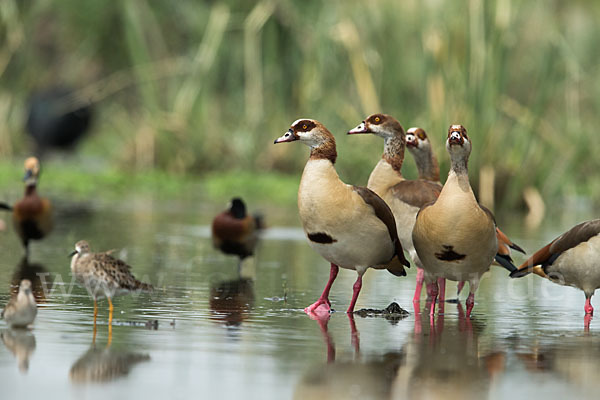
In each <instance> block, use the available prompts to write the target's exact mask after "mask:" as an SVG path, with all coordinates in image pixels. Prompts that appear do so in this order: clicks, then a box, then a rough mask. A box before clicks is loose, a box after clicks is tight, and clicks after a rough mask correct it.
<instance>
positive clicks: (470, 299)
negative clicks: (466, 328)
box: [467, 292, 475, 318]
mask: <svg viewBox="0 0 600 400" xmlns="http://www.w3.org/2000/svg"><path fill="white" fill-rule="evenodd" d="M474 305H475V293H473V292H471V293H469V297H467V318H469V317H470V316H471V311H473V306H474Z"/></svg>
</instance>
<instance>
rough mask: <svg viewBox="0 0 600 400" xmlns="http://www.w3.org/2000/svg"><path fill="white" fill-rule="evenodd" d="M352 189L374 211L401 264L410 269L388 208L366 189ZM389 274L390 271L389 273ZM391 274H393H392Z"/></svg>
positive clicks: (357, 187)
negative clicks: (385, 229)
mask: <svg viewBox="0 0 600 400" xmlns="http://www.w3.org/2000/svg"><path fill="white" fill-rule="evenodd" d="M353 189H354V191H355V192H356V193H358V194H359V195H360V197H362V199H363V200H364V201H365V203H367V204H368V205H369V206H371V207H372V208H373V211H375V215H376V216H377V218H379V219H380V220H381V221H382V222H383V223H384V224H385V226H386V227H387V229H388V232H389V234H390V239H391V240H392V242H393V243H394V246H395V248H396V255H397V256H398V259H399V260H400V262H401V263H402V264H404V265H405V266H407V267H410V263H409V262H408V260H406V258H405V257H404V251H403V250H402V244H401V243H400V239H398V231H397V230H396V220H395V219H394V214H393V213H392V210H390V207H389V206H388V205H387V204H386V202H385V201H383V199H382V198H381V197H379V196H378V195H377V194H376V193H375V192H373V191H372V190H370V189H367V188H366V187H363V186H353ZM390 272H391V271H390ZM392 273H393V272H392Z"/></svg>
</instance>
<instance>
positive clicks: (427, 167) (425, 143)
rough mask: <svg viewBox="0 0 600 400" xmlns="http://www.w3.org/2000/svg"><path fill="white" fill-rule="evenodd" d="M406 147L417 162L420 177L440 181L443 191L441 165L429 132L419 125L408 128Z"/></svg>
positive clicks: (430, 180)
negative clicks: (428, 134)
mask: <svg viewBox="0 0 600 400" xmlns="http://www.w3.org/2000/svg"><path fill="white" fill-rule="evenodd" d="M406 148H407V149H408V152H409V153H410V154H411V155H412V156H413V158H414V160H415V163H416V164H417V172H418V174H419V179H423V180H426V181H429V182H434V183H438V184H439V185H440V191H441V188H442V184H441V183H440V167H439V165H438V161H437V158H436V156H435V154H434V153H433V149H432V147H431V142H430V141H429V138H428V137H427V133H426V132H425V131H424V130H423V129H422V128H418V127H413V128H410V129H409V130H407V131H406Z"/></svg>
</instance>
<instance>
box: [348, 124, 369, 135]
mask: <svg viewBox="0 0 600 400" xmlns="http://www.w3.org/2000/svg"><path fill="white" fill-rule="evenodd" d="M357 133H371V131H370V130H369V129H368V128H367V124H366V123H365V121H363V122H361V123H360V124H359V125H358V126H357V127H356V128H354V129H350V130H349V131H348V135H354V134H357Z"/></svg>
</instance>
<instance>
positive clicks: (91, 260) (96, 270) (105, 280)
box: [69, 240, 153, 341]
mask: <svg viewBox="0 0 600 400" xmlns="http://www.w3.org/2000/svg"><path fill="white" fill-rule="evenodd" d="M111 253H112V251H107V252H103V253H92V252H91V251H90V245H89V244H88V242H86V241H85V240H80V241H78V242H77V243H75V251H73V252H72V253H71V254H69V257H71V272H72V273H73V276H74V277H75V279H76V281H77V283H79V284H80V285H82V286H83V287H84V288H85V289H86V290H87V291H88V293H89V294H90V295H91V296H92V298H93V299H94V339H95V336H96V317H97V316H98V302H97V300H98V299H99V298H101V297H106V299H107V300H108V307H109V315H108V329H109V330H108V333H109V341H110V340H111V336H110V335H111V334H112V319H113V303H112V298H113V297H115V296H120V295H123V294H127V293H130V292H134V291H152V290H153V287H152V285H150V284H148V283H144V282H140V281H139V280H137V279H136V278H135V276H133V274H132V273H131V267H130V266H129V265H127V264H126V263H125V262H124V261H121V260H119V259H117V258H114V257H113V256H111Z"/></svg>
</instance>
